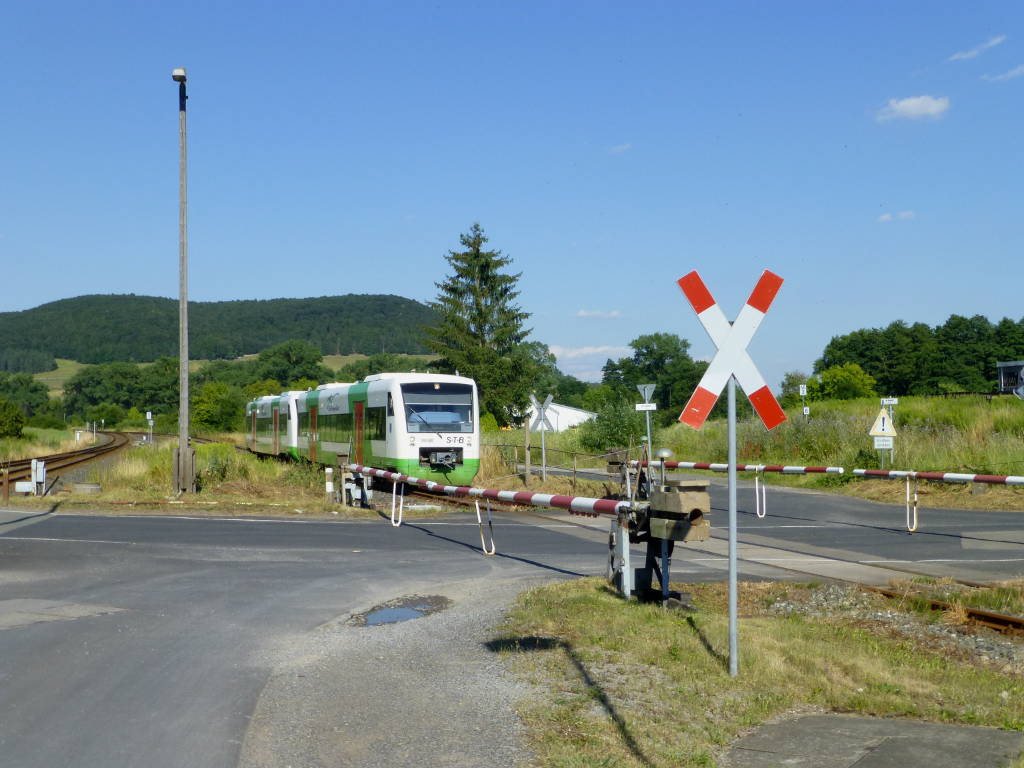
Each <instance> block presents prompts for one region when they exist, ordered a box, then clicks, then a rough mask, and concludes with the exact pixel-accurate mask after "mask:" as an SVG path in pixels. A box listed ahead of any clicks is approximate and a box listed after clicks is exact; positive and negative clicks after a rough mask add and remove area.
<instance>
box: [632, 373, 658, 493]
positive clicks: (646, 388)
mask: <svg viewBox="0 0 1024 768" xmlns="http://www.w3.org/2000/svg"><path fill="white" fill-rule="evenodd" d="M656 387H657V385H656V384H637V385H636V388H637V391H638V392H639V393H640V396H641V397H642V398H643V399H644V401H643V402H642V403H637V404H636V409H637V410H638V411H643V412H644V419H645V420H646V422H647V462H648V465H647V497H648V498H650V496H651V467H650V462H651V461H653V459H654V445H653V444H652V443H651V411H654V410H657V408H658V405H657V403H652V402H651V395H653V394H654V390H655V388H656Z"/></svg>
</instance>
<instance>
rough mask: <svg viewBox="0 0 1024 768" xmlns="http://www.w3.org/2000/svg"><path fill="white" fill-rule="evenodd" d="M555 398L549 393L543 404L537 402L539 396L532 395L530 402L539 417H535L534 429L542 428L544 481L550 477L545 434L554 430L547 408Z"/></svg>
mask: <svg viewBox="0 0 1024 768" xmlns="http://www.w3.org/2000/svg"><path fill="white" fill-rule="evenodd" d="M553 399H554V395H548V396H547V397H546V398H544V403H543V405H542V404H541V403H539V402H537V398H536V397H534V396H533V395H530V404H531V405H532V406H533V410H534V412H535V413H536V414H537V418H536V419H534V421H533V425H532V427H531V428H532V429H534V430H536V429H539V430H540V479H541V481H542V482H547V479H548V451H547V444H546V443H545V442H544V434H545V433H546V432H547V431H548V430H549V429H550V430H551V431H552V432H554V428H553V427H552V426H551V422H550V421H548V416H547V410H548V406H549V405H551V401H552V400H553Z"/></svg>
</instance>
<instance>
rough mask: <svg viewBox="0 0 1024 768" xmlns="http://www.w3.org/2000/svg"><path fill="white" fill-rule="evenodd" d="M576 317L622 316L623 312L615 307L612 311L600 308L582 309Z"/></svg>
mask: <svg viewBox="0 0 1024 768" xmlns="http://www.w3.org/2000/svg"><path fill="white" fill-rule="evenodd" d="M576 317H622V313H621V312H619V310H617V309H613V310H612V311H611V312H605V311H603V310H600V309H581V310H580V311H579V312H577V313H576Z"/></svg>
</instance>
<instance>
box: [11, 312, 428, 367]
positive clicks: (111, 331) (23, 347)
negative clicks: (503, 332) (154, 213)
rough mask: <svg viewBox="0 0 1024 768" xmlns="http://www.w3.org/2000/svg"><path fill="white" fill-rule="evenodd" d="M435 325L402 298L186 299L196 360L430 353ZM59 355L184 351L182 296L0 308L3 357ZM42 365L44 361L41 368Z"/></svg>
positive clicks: (90, 358) (112, 356)
mask: <svg viewBox="0 0 1024 768" xmlns="http://www.w3.org/2000/svg"><path fill="white" fill-rule="evenodd" d="M435 322H436V317H435V315H434V312H433V311H432V310H431V309H430V308H429V307H427V306H426V305H424V304H420V303H419V302H417V301H413V300H411V299H405V298H402V297H400V296H377V295H348V296H322V297H320V298H314V299H268V300H265V301H217V302H189V357H191V358H207V359H214V358H225V357H227V358H231V357H238V356H239V355H245V354H252V353H256V352H259V351H260V350H262V349H266V348H267V347H270V346H273V345H274V344H278V343H280V342H282V341H288V340H289V339H300V340H302V341H306V342H309V343H310V344H314V345H316V346H318V347H319V348H320V349H321V351H322V352H323V353H324V354H352V353H357V352H358V353H363V354H373V353H377V352H396V353H404V354H421V353H424V352H427V348H426V346H425V345H424V344H423V341H422V338H421V333H420V331H419V329H420V327H422V326H425V325H433V324H434V323H435ZM8 350H12V351H11V352H10V353H9V354H8V357H11V358H12V359H13V358H17V359H22V358H31V357H32V355H31V354H30V353H36V355H37V356H45V358H52V357H60V358H67V359H70V360H77V361H78V362H81V363H109V362H116V361H130V362H146V361H150V360H155V359H156V358H158V357H161V356H163V355H167V356H170V357H177V356H178V302H177V300H175V299H163V298H157V297H154V296H135V295H128V296H79V297H77V298H74V299H63V300H61V301H54V302H51V303H50V304H43V305H42V306H40V307H36V308H35V309H27V310H25V311H23V312H2V313H0V360H2V359H4V357H5V353H7V352H8ZM37 370H38V368H37Z"/></svg>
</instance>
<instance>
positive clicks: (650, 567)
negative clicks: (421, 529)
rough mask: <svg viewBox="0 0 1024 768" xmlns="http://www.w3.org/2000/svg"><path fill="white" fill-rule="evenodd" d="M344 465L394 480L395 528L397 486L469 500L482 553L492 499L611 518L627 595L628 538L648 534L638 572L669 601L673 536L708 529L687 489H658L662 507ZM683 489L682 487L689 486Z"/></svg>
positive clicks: (703, 510)
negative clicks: (653, 577)
mask: <svg viewBox="0 0 1024 768" xmlns="http://www.w3.org/2000/svg"><path fill="white" fill-rule="evenodd" d="M342 468H343V469H344V470H346V471H349V472H352V473H354V474H357V475H361V476H362V477H363V478H377V479H379V480H385V481H388V482H391V483H392V498H391V524H392V525H393V526H395V527H396V528H397V527H399V526H401V524H402V513H403V509H404V507H403V506H402V498H403V494H402V493H401V492H400V491H399V487H400V486H404V485H405V484H408V485H414V486H418V487H420V488H424V489H425V490H428V491H431V492H433V493H438V494H443V495H445V496H454V497H461V498H470V499H473V500H474V501H475V506H476V519H477V524H478V525H479V527H480V544H481V551H482V552H483V554H485V555H493V554H495V553H496V552H497V546H496V544H495V541H494V524H493V519H492V517H491V502H492V501H503V502H507V503H511V504H521V505H524V506H532V507H548V508H553V509H563V510H565V511H566V512H569V513H570V514H574V515H583V516H586V517H601V516H605V517H608V518H611V526H610V531H609V534H610V536H609V538H610V545H611V547H610V548H611V557H610V560H609V572H610V574H614V575H615V577H616V578H617V580H618V585H619V588H620V590H621V591H622V593H623V594H624V595H626V596H627V597H628V596H630V595H631V594H632V593H633V587H634V575H635V574H634V573H633V570H632V567H631V566H630V553H629V545H630V541H631V534H635V535H639V534H641V533H643V534H645V535H647V540H648V554H647V566H645V568H644V569H641V570H642V571H643V572H644V573H645V574H646V577H645V578H646V580H647V581H648V582H649V581H650V579H651V575H652V574H654V573H657V575H658V576H659V578H660V581H661V592H662V596H663V599H667V596H668V594H669V590H668V574H669V567H670V566H669V562H670V555H671V550H672V543H671V542H672V540H676V539H678V540H683V541H690V540H691V538H693V539H694V540H703V539H705V538H707V536H708V531H709V526H708V525H707V520H706V518H704V519H701V518H702V517H703V516H704V515H706V514H707V513H708V512H710V504H709V503H703V504H694V502H693V501H692V499H691V497H692V496H693V491H692V489H689V490H690V492H689V493H687V494H682V493H667V492H668V491H670V490H672V489H668V488H662V489H661V491H660V494H661V496H667V497H669V498H670V500H674V501H676V502H677V503H676V504H675V505H673V504H671V503H665V504H663V505H662V506H656V507H652V505H651V503H649V502H648V503H643V502H641V503H636V502H633V501H618V500H615V499H595V498H589V497H584V496H566V495H560V494H550V493H531V492H529V491H502V490H497V489H493V488H475V487H471V486H465V485H444V484H442V483H436V482H434V481H432V480H425V479H423V478H418V477H413V476H411V475H405V474H401V473H399V472H391V471H388V470H385V469H377V468H375V467H367V466H365V465H362V464H343V465H342ZM704 488H705V490H704V491H703V496H704V498H705V499H706V497H707V493H706V485H705V486H704ZM683 490H684V491H685V490H688V489H683ZM655 496H657V494H655ZM480 500H484V501H485V502H486V504H485V506H486V510H487V529H488V531H487V532H486V533H485V530H484V519H483V515H482V514H481V511H480ZM684 500H685V501H686V504H689V505H690V506H697V507H700V508H698V509H694V510H690V509H685V510H684V509H683V506H685V505H684V504H683V501H684ZM673 506H678V507H679V510H672V509H669V508H670V507H673ZM658 521H660V523H659V528H658V530H657V531H655V530H654V529H653V525H654V523H655V522H658ZM641 522H642V523H643V526H641ZM691 529H692V530H693V531H694V532H693V533H691ZM658 548H660V549H658ZM658 558H660V567H658V565H657V563H656V560H657V559H658ZM642 586H643V585H638V587H642ZM647 588H649V584H648V585H647Z"/></svg>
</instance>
